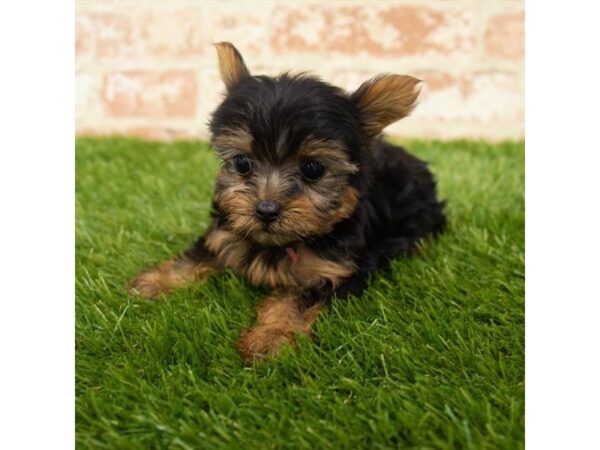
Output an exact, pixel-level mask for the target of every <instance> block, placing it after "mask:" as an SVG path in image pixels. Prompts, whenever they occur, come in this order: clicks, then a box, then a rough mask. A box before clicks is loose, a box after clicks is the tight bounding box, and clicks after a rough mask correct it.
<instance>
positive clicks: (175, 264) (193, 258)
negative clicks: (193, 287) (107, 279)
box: [129, 238, 219, 299]
mask: <svg viewBox="0 0 600 450" xmlns="http://www.w3.org/2000/svg"><path fill="white" fill-rule="evenodd" d="M218 270H219V265H218V264H217V261H216V258H215V256H214V254H212V253H211V252H210V251H209V250H208V249H207V248H206V245H205V239H204V238H200V239H199V240H198V241H197V242H196V243H195V244H194V246H193V247H192V248H190V249H189V250H187V251H185V252H184V253H183V254H181V255H177V256H175V257H173V258H171V259H169V260H168V261H165V262H164V263H162V264H161V265H159V266H156V267H151V268H149V269H146V270H144V271H143V272H141V273H140V274H138V275H137V276H136V277H135V278H134V279H133V280H132V281H131V283H130V285H129V292H130V294H132V295H140V296H142V297H146V298H149V299H154V298H156V297H158V296H159V295H160V294H166V293H169V292H171V291H173V290H174V289H176V288H180V287H183V286H185V285H188V284H191V283H193V282H197V281H202V280H204V279H206V278H208V276H210V275H211V274H212V273H214V272H216V271H218Z"/></svg>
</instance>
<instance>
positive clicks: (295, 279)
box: [206, 230, 355, 288]
mask: <svg viewBox="0 0 600 450" xmlns="http://www.w3.org/2000/svg"><path fill="white" fill-rule="evenodd" d="M206 246H207V248H208V249H209V250H210V251H211V252H213V253H215V255H216V260H217V262H218V264H219V265H220V266H222V267H227V268H230V269H234V270H235V271H237V272H239V273H241V274H243V275H245V276H246V277H247V278H248V279H249V280H250V281H251V282H252V283H254V284H262V285H266V286H269V287H273V288H275V287H290V288H299V287H306V286H311V285H314V284H318V283H319V282H321V281H323V280H327V281H329V282H330V283H331V284H332V285H334V286H337V285H338V284H339V283H340V282H341V281H342V279H344V278H347V277H349V276H350V275H352V273H353V272H354V270H355V267H354V265H353V264H352V263H350V262H347V263H338V262H335V261H329V260H326V259H323V258H321V257H319V256H318V255H317V254H315V253H314V252H313V251H312V250H310V249H308V248H306V247H304V246H302V245H300V246H299V247H298V249H297V250H296V253H297V255H298V259H297V261H292V260H291V259H290V258H289V257H287V256H282V258H281V259H280V260H279V261H278V263H277V264H276V265H275V266H273V265H268V264H266V262H265V261H264V260H263V259H262V256H261V255H260V254H258V255H257V256H256V257H255V258H254V259H253V260H251V261H250V262H247V260H246V253H247V251H248V245H247V244H246V243H245V241H244V240H243V239H242V238H241V237H240V236H238V235H236V234H235V233H232V232H230V231H224V230H216V231H213V232H211V233H209V234H208V236H207V237H206Z"/></svg>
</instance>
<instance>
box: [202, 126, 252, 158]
mask: <svg viewBox="0 0 600 450" xmlns="http://www.w3.org/2000/svg"><path fill="white" fill-rule="evenodd" d="M211 144H212V146H213V147H214V148H215V149H216V150H217V152H218V153H219V156H220V157H221V159H223V160H227V159H231V158H233V157H235V156H237V155H239V154H240V153H244V154H246V155H248V156H252V134H251V133H250V131H249V130H247V129H246V128H244V127H240V128H234V129H231V130H228V131H227V132H223V133H220V134H219V135H217V136H215V137H214V138H213V140H212V141H211Z"/></svg>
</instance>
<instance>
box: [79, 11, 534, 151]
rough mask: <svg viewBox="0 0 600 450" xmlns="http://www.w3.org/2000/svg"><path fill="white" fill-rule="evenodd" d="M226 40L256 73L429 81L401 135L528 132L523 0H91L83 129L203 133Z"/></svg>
mask: <svg viewBox="0 0 600 450" xmlns="http://www.w3.org/2000/svg"><path fill="white" fill-rule="evenodd" d="M222 40H228V41H231V42H233V44H234V45H236V46H237V47H238V49H239V50H240V51H241V53H242V55H243V56H244V58H245V60H246V63H247V65H248V67H249V68H250V70H251V71H252V72H253V73H257V74H259V73H260V74H276V73H279V72H281V71H284V70H289V69H293V70H309V71H312V72H314V73H316V74H318V75H319V76H321V77H322V78H323V79H325V80H327V81H330V82H332V83H334V84H337V85H339V86H341V87H343V88H345V89H347V90H354V89H355V88H357V87H358V86H359V85H360V83H361V82H362V81H364V80H365V79H367V78H370V77H371V76H373V75H375V74H377V73H380V72H396V73H406V74H411V75H414V76H417V77H419V78H421V79H423V80H424V81H425V82H426V87H425V89H424V93H423V96H422V100H421V103H420V105H419V107H418V108H417V110H416V111H415V112H414V114H413V116H411V117H409V118H407V119H405V120H403V121H401V122H399V123H397V124H395V125H392V126H390V127H389V128H388V129H387V132H388V133H389V134H393V135H397V136H424V137H437V138H457V137H480V138H486V139H492V140H497V139H505V138H522V137H523V136H524V112H523V103H524V5H523V3H522V2H521V1H507V0H505V1H497V0H477V1H450V0H439V1H435V0H430V1H345V2H341V1H339V2H335V1H328V2H325V1H319V2H311V1H294V2H292V1H220V2H217V1H214V2H213V1H210V2H193V1H175V0H172V1H168V0H162V1H158V0H157V1H147V0H137V1H79V2H77V3H76V118H77V123H76V130H77V132H78V134H101V135H104V134H132V135H138V136H143V137H146V138H155V139H173V138H187V137H205V136H206V132H207V128H206V122H207V120H208V118H209V114H210V112H211V111H212V110H213V109H214V108H215V106H216V105H217V103H218V101H219V98H220V96H221V93H222V91H223V85H222V83H221V81H220V80H219V78H218V69H217V61H216V54H215V50H214V49H213V47H212V43H213V42H219V41H222Z"/></svg>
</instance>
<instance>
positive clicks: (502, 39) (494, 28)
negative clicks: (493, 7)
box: [485, 12, 525, 59]
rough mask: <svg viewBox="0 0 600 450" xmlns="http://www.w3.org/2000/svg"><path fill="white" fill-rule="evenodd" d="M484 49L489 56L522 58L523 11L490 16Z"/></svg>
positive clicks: (523, 38)
mask: <svg viewBox="0 0 600 450" xmlns="http://www.w3.org/2000/svg"><path fill="white" fill-rule="evenodd" d="M485 49H486V52H487V53H488V54H489V55H491V56H495V57H499V58H506V59H523V57H524V55H525V15H524V13H523V12H519V13H516V14H503V15H499V16H495V17H492V19H490V21H489V23H488V26H487V30H486V33H485Z"/></svg>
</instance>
